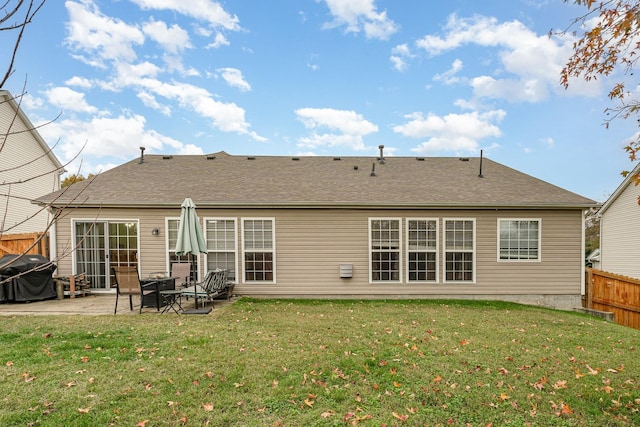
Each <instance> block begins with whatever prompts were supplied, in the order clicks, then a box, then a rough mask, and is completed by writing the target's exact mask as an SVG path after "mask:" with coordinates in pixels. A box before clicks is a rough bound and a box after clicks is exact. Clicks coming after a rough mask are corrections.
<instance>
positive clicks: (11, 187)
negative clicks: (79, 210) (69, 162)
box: [0, 90, 64, 249]
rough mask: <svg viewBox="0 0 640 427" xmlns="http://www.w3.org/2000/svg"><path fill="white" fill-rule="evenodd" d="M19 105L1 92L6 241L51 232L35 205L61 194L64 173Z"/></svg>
mask: <svg viewBox="0 0 640 427" xmlns="http://www.w3.org/2000/svg"><path fill="white" fill-rule="evenodd" d="M19 102H20V99H19V98H16V97H14V96H12V95H11V93H9V92H8V91H6V90H0V237H4V238H7V237H8V235H15V234H24V233H43V232H45V231H47V226H48V224H49V220H50V216H49V212H48V211H47V210H46V209H43V208H42V207H41V206H37V205H35V204H33V203H31V202H32V201H33V200H34V199H36V198H38V197H40V196H43V195H46V194H49V193H51V192H52V191H57V190H59V189H60V175H61V174H62V173H63V172H64V168H63V166H62V165H61V164H60V162H59V161H58V159H57V158H56V156H55V155H54V154H53V152H52V151H51V149H50V148H49V146H48V145H47V143H46V142H45V141H44V140H43V139H42V137H41V136H40V134H39V133H38V130H37V128H36V127H35V126H34V125H33V124H32V123H31V121H30V120H29V119H28V118H27V116H26V115H25V114H24V112H23V111H22V109H21V108H20V104H19ZM0 249H1V248H0Z"/></svg>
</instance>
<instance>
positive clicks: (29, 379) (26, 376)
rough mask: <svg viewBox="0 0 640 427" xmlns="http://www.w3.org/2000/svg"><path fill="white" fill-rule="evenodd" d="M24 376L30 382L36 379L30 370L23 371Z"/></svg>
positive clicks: (25, 380) (26, 381)
mask: <svg viewBox="0 0 640 427" xmlns="http://www.w3.org/2000/svg"><path fill="white" fill-rule="evenodd" d="M22 378H24V382H25V383H30V382H31V381H33V380H35V379H36V377H32V376H30V375H29V373H28V372H25V373H23V374H22Z"/></svg>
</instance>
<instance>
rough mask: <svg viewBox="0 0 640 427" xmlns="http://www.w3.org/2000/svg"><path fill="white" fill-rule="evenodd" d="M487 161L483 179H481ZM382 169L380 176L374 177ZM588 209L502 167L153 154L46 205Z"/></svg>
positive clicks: (425, 160)
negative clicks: (188, 203)
mask: <svg viewBox="0 0 640 427" xmlns="http://www.w3.org/2000/svg"><path fill="white" fill-rule="evenodd" d="M481 161H482V175H483V177H479V176H478V175H479V172H480V163H481ZM372 171H374V174H375V176H372ZM185 197H190V198H191V199H193V201H194V202H195V203H196V205H197V206H198V207H200V208H203V207H216V206H220V207H222V206H224V207H249V206H265V207H284V206H296V207H304V206H318V207H325V206H326V207H390V208H392V207H405V208H413V207H415V208H434V207H441V208H446V207H452V208H453V207H457V208H462V207H464V208H469V207H476V208H491V207H523V208H559V207H562V208H564V207H575V208H579V207H589V206H593V205H595V204H596V202H594V201H593V200H590V199H588V198H585V197H582V196H580V195H577V194H575V193H572V192H569V191H567V190H564V189H562V188H560V187H557V186H555V185H552V184H549V183H547V182H545V181H542V180H539V179H536V178H533V177H531V176H529V175H526V174H524V173H521V172H519V171H516V170H514V169H511V168H509V167H506V166H504V165H502V164H500V163H496V162H494V161H491V160H489V159H487V158H484V159H481V158H479V157H472V158H457V157H455V158H454V157H418V158H416V157H386V158H385V159H384V162H381V161H380V160H379V159H378V158H376V157H335V158H334V157H315V156H303V157H285V156H236V155H229V154H227V153H225V152H219V153H215V154H211V155H189V156H179V155H174V156H162V155H145V156H144V161H143V162H142V163H141V162H140V159H135V160H132V161H130V162H128V163H125V164H123V165H121V166H118V167H116V168H114V169H111V170H108V171H106V172H104V173H101V174H99V175H97V176H96V177H95V179H94V180H91V181H89V180H87V181H83V182H80V183H76V184H74V185H72V186H71V187H69V188H68V189H66V191H64V190H63V191H61V192H58V193H52V194H49V195H47V196H45V197H42V198H41V199H39V202H41V203H52V204H53V205H56V206H63V205H83V206H87V207H89V206H129V207H132V206H140V207H143V206H144V207H146V206H148V207H151V206H158V207H163V206H179V205H180V203H181V202H182V201H183V200H184V198H185Z"/></svg>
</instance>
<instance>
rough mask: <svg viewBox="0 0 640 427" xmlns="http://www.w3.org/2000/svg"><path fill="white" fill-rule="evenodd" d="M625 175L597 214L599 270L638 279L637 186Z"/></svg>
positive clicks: (639, 214)
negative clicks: (598, 219) (598, 223)
mask: <svg viewBox="0 0 640 427" xmlns="http://www.w3.org/2000/svg"><path fill="white" fill-rule="evenodd" d="M638 173H640V165H639V166H636V168H635V169H634V170H633V171H632V172H631V173H630V174H628V175H627V176H626V178H625V179H624V180H623V181H622V183H621V184H620V186H619V187H618V188H617V189H616V191H614V192H613V194H612V195H611V196H610V197H609V198H608V199H607V201H606V202H604V204H603V205H602V208H600V210H599V211H598V216H599V217H600V270H603V271H608V272H610V273H615V274H620V275H623V276H629V277H633V278H636V279H640V262H639V261H638V249H639V248H640V206H639V205H638V197H640V186H637V185H635V182H634V176H635V175H636V174H638Z"/></svg>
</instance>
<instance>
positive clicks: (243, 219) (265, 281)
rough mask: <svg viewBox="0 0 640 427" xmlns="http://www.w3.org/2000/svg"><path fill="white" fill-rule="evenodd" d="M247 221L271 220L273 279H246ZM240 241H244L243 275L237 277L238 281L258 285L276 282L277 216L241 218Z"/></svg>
mask: <svg viewBox="0 0 640 427" xmlns="http://www.w3.org/2000/svg"><path fill="white" fill-rule="evenodd" d="M245 221H271V224H272V227H271V230H272V232H273V233H272V237H273V239H272V244H273V247H272V248H271V254H272V259H273V280H271V281H268V280H251V281H245V279H244V278H245V272H246V271H245V270H246V269H245V267H246V264H245V261H244V258H245V257H244V255H245V253H246V252H247V251H246V248H245V245H244V223H245ZM238 241H239V242H242V277H237V278H236V282H238V283H246V284H257V285H264V284H265V283H267V284H273V285H275V284H276V265H277V264H276V219H275V217H242V218H240V238H239V239H238Z"/></svg>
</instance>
